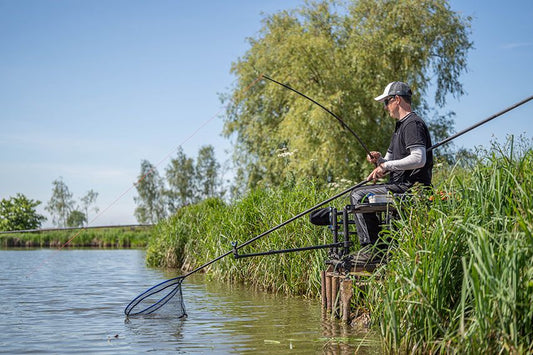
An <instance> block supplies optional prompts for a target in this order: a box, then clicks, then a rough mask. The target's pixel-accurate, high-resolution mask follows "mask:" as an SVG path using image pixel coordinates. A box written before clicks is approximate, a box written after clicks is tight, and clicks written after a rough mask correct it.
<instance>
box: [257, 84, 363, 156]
mask: <svg viewBox="0 0 533 355" xmlns="http://www.w3.org/2000/svg"><path fill="white" fill-rule="evenodd" d="M259 77H260V78H265V79H267V80H270V81H271V82H273V83H276V84H278V85H281V86H283V87H284V88H286V89H289V90H291V91H293V92H295V93H297V94H298V95H300V96H302V97H305V98H306V99H307V100H309V101H311V102H312V103H314V104H316V105H318V106H319V107H320V108H322V109H323V110H324V111H326V112H327V113H329V114H330V115H332V116H333V117H335V118H336V119H337V121H339V122H340V124H341V126H342V127H343V128H344V129H347V130H348V131H349V132H350V133H351V134H352V135H353V136H354V137H355V138H356V139H357V141H358V142H359V144H361V146H362V147H363V149H364V150H365V152H366V154H368V156H369V157H372V154H370V150H369V149H368V148H367V146H366V145H365V143H363V141H362V140H361V138H360V137H359V136H358V135H357V133H355V131H354V130H353V129H351V128H350V127H349V126H348V125H347V124H346V123H345V122H344V121H343V120H342V119H341V118H340V117H339V116H337V115H336V114H334V113H333V112H331V111H330V110H329V109H327V108H326V107H325V106H324V105H322V104H321V103H319V102H318V101H316V100H313V99H312V98H310V97H309V96H307V95H305V94H303V93H301V92H300V91H298V90H296V89H294V88H292V87H290V86H289V85H287V84H284V83H281V82H279V81H277V80H274V79H272V78H270V77H268V76H267V75H265V74H261V75H260V76H259Z"/></svg>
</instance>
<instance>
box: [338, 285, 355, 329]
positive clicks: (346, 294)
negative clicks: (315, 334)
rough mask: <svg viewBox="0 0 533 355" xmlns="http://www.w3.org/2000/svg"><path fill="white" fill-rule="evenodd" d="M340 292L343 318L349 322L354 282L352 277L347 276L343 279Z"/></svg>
mask: <svg viewBox="0 0 533 355" xmlns="http://www.w3.org/2000/svg"><path fill="white" fill-rule="evenodd" d="M340 293H341V311H342V320H343V321H344V322H345V323H348V322H349V321H350V310H351V309H350V308H351V307H350V306H351V301H352V296H353V282H352V280H351V279H348V278H346V279H344V280H342V281H341V287H340Z"/></svg>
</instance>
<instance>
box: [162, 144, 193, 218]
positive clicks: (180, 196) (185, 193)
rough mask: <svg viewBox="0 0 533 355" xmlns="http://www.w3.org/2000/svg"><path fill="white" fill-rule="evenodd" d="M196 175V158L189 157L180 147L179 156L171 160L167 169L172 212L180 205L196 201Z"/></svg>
mask: <svg viewBox="0 0 533 355" xmlns="http://www.w3.org/2000/svg"><path fill="white" fill-rule="evenodd" d="M194 177H195V170H194V160H193V159H192V158H189V157H187V156H186V155H185V153H184V152H183V149H182V148H181V147H180V149H179V150H178V152H177V156H176V157H175V158H174V159H172V160H171V161H170V164H169V166H168V167H167V169H166V178H167V182H168V189H167V191H166V194H167V198H168V208H169V212H170V213H171V214H172V213H175V212H176V211H177V210H178V209H179V208H180V207H182V206H185V205H188V204H190V203H193V202H195V186H194Z"/></svg>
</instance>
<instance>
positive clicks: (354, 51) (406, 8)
mask: <svg viewBox="0 0 533 355" xmlns="http://www.w3.org/2000/svg"><path fill="white" fill-rule="evenodd" d="M469 31H470V18H467V17H463V16H462V15H460V14H458V13H456V12H454V11H452V10H451V9H450V7H449V5H448V4H447V2H446V1H445V0H394V1H389V0H359V1H352V2H349V3H345V2H342V3H341V2H337V1H327V0H326V1H321V2H306V5H304V6H303V7H301V8H298V9H295V10H292V11H283V12H280V13H276V14H273V15H269V16H266V17H265V18H264V19H263V25H262V28H261V30H260V32H259V34H258V36H257V38H250V39H249V44H250V48H249V49H248V51H247V52H246V53H245V54H244V56H243V57H242V58H239V59H238V60H237V61H236V62H234V63H233V65H232V69H231V70H232V73H233V74H234V75H235V76H236V78H237V80H236V84H235V87H234V88H233V90H232V92H231V93H230V94H229V95H228V97H227V100H229V105H228V110H227V115H226V118H225V125H224V134H225V135H226V136H227V137H232V138H233V139H234V140H235V145H234V146H235V159H236V162H237V164H238V166H239V167H240V169H241V171H240V173H241V174H242V172H245V173H244V175H238V176H244V179H245V181H246V182H247V184H248V186H255V185H257V184H258V183H262V184H267V185H268V184H273V183H274V184H275V183H279V182H280V181H282V180H284V179H286V178H287V177H288V176H289V175H290V176H294V175H296V176H312V177H316V178H318V179H322V180H323V181H332V180H336V179H340V178H347V179H352V180H359V179H361V178H362V176H363V173H365V171H364V170H365V169H368V168H369V167H368V166H367V165H366V163H364V157H365V151H364V150H363V148H362V147H361V146H360V145H359V144H358V142H357V140H356V139H355V138H354V136H353V135H351V134H349V133H348V131H347V130H345V129H343V128H342V127H341V126H340V124H339V122H338V121H337V120H335V119H334V118H333V117H332V116H330V115H329V114H328V113H326V112H325V111H324V110H322V109H321V108H320V107H319V106H317V105H315V104H313V103H312V102H310V101H309V100H306V99H304V98H302V97H301V96H299V95H297V94H295V93H293V92H291V91H289V90H287V89H286V88H283V87H282V86H280V85H277V84H274V83H271V82H268V81H265V80H259V81H255V80H256V79H257V78H258V77H259V75H260V74H261V73H263V74H266V75H268V76H270V77H272V78H274V79H276V80H278V81H281V82H284V83H286V84H288V85H290V86H291V87H293V88H295V89H297V90H300V91H301V92H303V93H305V94H306V95H307V96H309V97H311V98H313V99H315V100H316V101H318V102H320V103H322V104H323V105H324V106H326V107H328V108H329V109H330V110H331V111H332V112H334V113H335V114H336V115H337V116H339V117H341V118H342V119H343V120H344V121H345V122H346V124H347V125H348V126H350V127H351V128H352V129H353V130H354V131H355V132H357V134H358V135H359V136H360V137H361V138H362V140H363V141H364V143H365V144H366V146H368V147H369V148H370V149H371V150H379V151H382V152H383V151H384V150H385V149H386V147H387V146H388V143H389V139H390V136H391V133H392V130H393V127H394V121H393V119H391V118H390V117H388V115H387V114H386V113H385V111H384V110H383V107H382V105H380V104H379V103H377V102H375V101H374V100H373V98H374V97H375V96H377V95H379V94H381V93H382V91H383V88H384V87H385V85H386V84H387V83H388V82H390V81H395V80H401V81H405V82H408V83H409V84H410V85H411V87H412V89H413V91H414V97H413V100H414V102H413V104H414V105H415V107H416V108H417V111H418V112H419V113H422V114H429V113H430V112H431V110H433V109H435V108H438V107H443V106H444V105H445V103H446V97H447V96H448V95H453V96H460V95H462V94H463V89H462V85H461V83H460V82H459V76H460V74H461V73H462V72H463V71H464V70H466V56H467V52H468V50H469V49H470V48H471V46H472V44H471V42H470V41H469V39H468V35H469ZM252 84H253V85H252ZM430 87H431V88H432V89H435V90H434V91H435V93H436V94H435V97H434V98H426V96H425V95H426V92H427V91H428V88H430ZM432 91H433V90H432ZM428 107H431V109H428Z"/></svg>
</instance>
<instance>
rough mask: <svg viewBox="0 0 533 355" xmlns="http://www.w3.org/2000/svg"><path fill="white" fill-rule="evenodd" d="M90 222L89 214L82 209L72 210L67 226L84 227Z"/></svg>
mask: <svg viewBox="0 0 533 355" xmlns="http://www.w3.org/2000/svg"><path fill="white" fill-rule="evenodd" d="M87 222H88V220H87V215H86V214H85V213H84V212H82V211H80V210H72V211H70V213H69V214H68V217H67V221H66V225H67V227H83V226H84V225H86V224H87Z"/></svg>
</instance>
